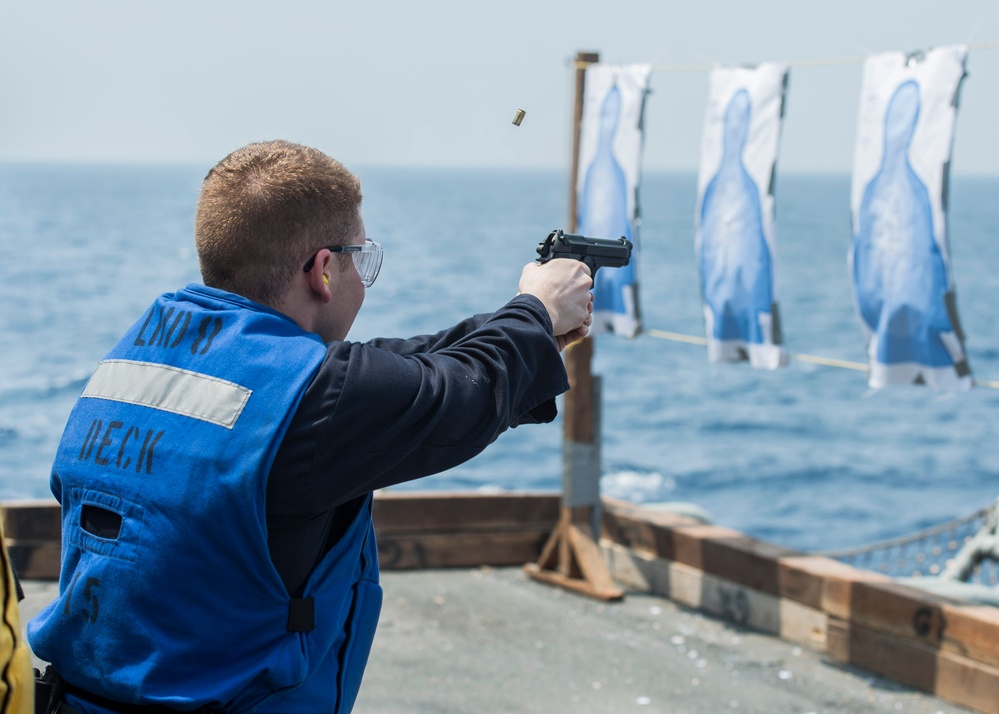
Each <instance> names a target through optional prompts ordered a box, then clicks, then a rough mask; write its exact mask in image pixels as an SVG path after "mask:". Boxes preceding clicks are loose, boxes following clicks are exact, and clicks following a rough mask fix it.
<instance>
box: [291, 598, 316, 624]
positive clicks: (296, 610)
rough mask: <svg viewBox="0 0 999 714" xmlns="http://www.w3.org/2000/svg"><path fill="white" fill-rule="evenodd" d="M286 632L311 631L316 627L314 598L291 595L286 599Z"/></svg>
mask: <svg viewBox="0 0 999 714" xmlns="http://www.w3.org/2000/svg"><path fill="white" fill-rule="evenodd" d="M287 629H288V632H312V631H313V630H314V629H316V600H315V598H311V597H293V598H292V599H291V600H289V601H288V628H287Z"/></svg>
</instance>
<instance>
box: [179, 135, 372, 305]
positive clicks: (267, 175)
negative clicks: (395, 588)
mask: <svg viewBox="0 0 999 714" xmlns="http://www.w3.org/2000/svg"><path fill="white" fill-rule="evenodd" d="M361 198H362V197H361V183H360V181H358V179H357V177H356V176H355V175H354V174H352V173H351V172H350V171H348V170H347V169H346V167H344V166H343V164H341V163H340V162H339V161H337V160H335V159H333V158H331V157H329V156H327V155H326V154H324V153H323V152H321V151H319V150H317V149H313V148H310V147H308V146H302V145H300V144H293V143H291V142H288V141H268V142H260V143H255V144H249V145H247V146H244V147H243V148H241V149H237V150H236V151H234V152H232V153H231V154H229V155H228V156H227V157H225V158H224V159H222V161H220V162H219V163H218V164H217V165H216V166H215V167H214V168H213V169H212V170H211V171H209V172H208V176H206V177H205V181H204V183H203V184H202V186H201V195H200V196H199V197H198V207H197V211H196V213H195V223H194V243H195V246H196V248H197V251H198V261H199V263H200V265H201V277H202V279H203V280H204V282H205V285H208V286H210V287H215V288H219V289H221V290H227V291H229V292H233V293H237V294H239V295H242V296H244V297H248V298H250V299H251V300H256V301H257V302H261V303H264V304H268V305H272V306H273V305H275V304H276V303H277V302H278V301H279V300H280V299H281V298H282V296H284V294H285V293H286V291H287V290H288V287H289V285H290V284H291V281H292V279H293V278H294V276H295V273H296V272H298V271H301V270H302V266H303V265H304V264H305V263H306V261H307V260H308V259H309V256H310V255H312V254H314V253H316V252H318V251H319V250H320V249H321V248H323V247H325V246H332V245H346V244H348V243H350V242H351V241H352V240H353V238H354V236H356V235H357V233H358V231H359V230H360V226H361V215H360V207H361ZM345 263H349V261H345Z"/></svg>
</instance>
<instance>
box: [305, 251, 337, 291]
mask: <svg viewBox="0 0 999 714" xmlns="http://www.w3.org/2000/svg"><path fill="white" fill-rule="evenodd" d="M324 252H325V253H326V255H323V253H324ZM332 269H333V254H332V253H330V252H329V251H328V250H325V249H324V250H321V251H319V253H318V254H317V255H316V262H315V264H314V265H313V266H312V268H311V269H310V270H309V272H308V273H306V281H307V282H308V284H309V289H310V290H311V291H312V292H313V294H314V295H315V296H316V297H317V298H319V300H321V301H322V302H324V303H327V302H329V301H330V300H332V299H333V293H332V291H331V290H330V277H329V275H327V273H329V272H330V271H331V270H332Z"/></svg>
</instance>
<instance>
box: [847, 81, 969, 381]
mask: <svg viewBox="0 0 999 714" xmlns="http://www.w3.org/2000/svg"><path fill="white" fill-rule="evenodd" d="M919 111H920V99H919V85H918V84H917V83H916V82H915V81H914V80H909V81H907V82H905V83H903V84H901V85H900V86H899V87H898V89H896V90H895V93H894V94H893V95H892V98H891V100H890V101H889V102H888V108H887V110H886V111H885V127H884V153H883V157H882V161H881V167H880V168H879V170H878V172H877V174H875V176H874V178H872V179H871V181H870V183H868V184H867V187H866V188H865V189H864V195H863V199H862V201H861V204H860V213H859V216H858V218H859V220H858V233H857V235H856V236H855V238H854V252H853V273H854V275H853V278H854V289H855V291H856V298H857V305H858V308H859V311H860V316H861V318H862V319H863V321H864V323H865V324H866V325H867V327H868V328H869V329H870V330H871V331H872V332H873V333H875V334H876V335H877V352H876V359H877V361H878V362H880V363H882V364H898V363H904V362H910V363H916V364H921V365H926V366H929V367H946V366H950V365H952V364H953V363H954V361H953V359H952V358H951V355H950V353H949V352H948V351H947V349H946V348H945V347H944V345H943V343H942V342H941V341H940V338H939V335H940V333H942V332H953V331H954V327H953V325H952V324H951V320H950V316H949V314H948V312H947V305H946V302H945V294H946V293H947V285H948V280H947V266H946V263H945V262H944V258H943V255H942V254H941V252H940V247H939V246H938V245H937V242H936V240H935V239H934V231H933V213H932V210H931V207H930V197H929V192H928V191H927V189H926V185H925V184H924V183H923V182H922V181H921V180H920V178H919V176H917V175H916V173H915V171H913V168H912V164H911V163H910V161H909V148H910V146H911V144H912V138H913V135H914V134H915V130H916V122H917V120H918V119H919Z"/></svg>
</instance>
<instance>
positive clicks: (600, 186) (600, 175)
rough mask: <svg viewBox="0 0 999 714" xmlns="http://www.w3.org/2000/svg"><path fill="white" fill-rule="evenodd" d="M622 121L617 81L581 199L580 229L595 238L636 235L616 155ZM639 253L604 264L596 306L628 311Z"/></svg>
mask: <svg viewBox="0 0 999 714" xmlns="http://www.w3.org/2000/svg"><path fill="white" fill-rule="evenodd" d="M620 121H621V91H620V90H619V89H618V87H617V85H614V86H613V87H611V90H610V91H609V92H608V93H607V96H606V97H605V98H604V102H603V104H602V105H601V109H600V129H599V132H598V134H597V150H596V154H595V155H594V158H593V161H592V162H591V163H590V166H589V168H588V169H587V171H586V178H585V179H584V181H583V193H582V200H581V201H580V215H579V217H578V218H579V220H578V223H579V231H580V233H582V234H583V235H585V236H590V237H592V238H602V239H614V238H618V237H620V236H624V237H625V238H627V239H628V240H633V239H632V231H631V219H630V217H629V216H628V181H627V179H626V178H625V175H624V171H622V170H621V166H620V164H618V162H617V159H616V158H615V157H614V137H615V135H616V134H617V129H618V124H619V123H620ZM634 266H635V256H632V260H631V262H630V263H629V264H628V265H627V266H625V267H623V268H602V269H601V270H600V271H599V272H597V277H596V281H595V284H594V286H593V310H594V311H595V312H596V311H599V310H605V311H608V312H613V313H618V314H621V315H627V314H628V306H627V305H626V304H625V302H624V292H625V286H629V285H632V284H633V283H634V282H635V267H634Z"/></svg>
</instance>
